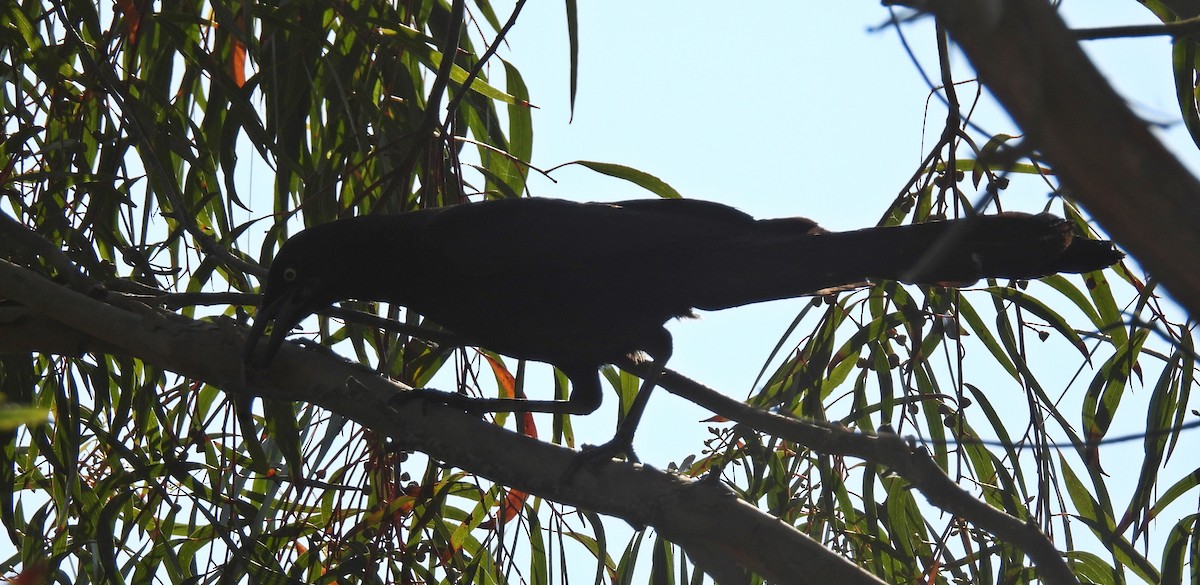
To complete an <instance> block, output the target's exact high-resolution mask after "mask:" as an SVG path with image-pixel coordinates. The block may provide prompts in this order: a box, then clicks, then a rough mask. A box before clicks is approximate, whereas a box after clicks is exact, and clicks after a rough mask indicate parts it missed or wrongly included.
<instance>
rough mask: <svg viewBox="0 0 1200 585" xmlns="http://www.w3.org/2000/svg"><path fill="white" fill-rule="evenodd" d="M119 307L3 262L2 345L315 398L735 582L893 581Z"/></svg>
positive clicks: (734, 518) (344, 365)
mask: <svg viewBox="0 0 1200 585" xmlns="http://www.w3.org/2000/svg"><path fill="white" fill-rule="evenodd" d="M108 297H109V298H107V299H105V300H100V299H96V298H92V297H89V296H87V295H84V294H80V293H77V292H75V291H73V290H71V289H69V288H67V287H65V286H61V285H58V284H55V283H53V282H51V281H49V280H47V279H45V278H43V277H42V276H40V275H38V274H36V273H34V272H32V271H30V270H27V269H25V268H22V267H20V266H17V265H15V264H12V263H11V262H8V261H5V260H0V298H5V299H9V300H12V301H16V302H18V303H20V304H21V305H22V306H23V307H24V309H23V310H26V311H29V312H30V313H29V314H24V315H19V317H20V318H15V317H14V318H11V319H0V347H2V348H4V349H5V350H10V351H11V350H13V349H16V347H15V346H16V344H18V343H19V340H20V339H28V340H29V343H30V345H29V346H28V347H27V348H26V349H25V351H33V350H35V349H50V350H54V351H63V350H67V351H70V352H71V353H75V352H82V351H101V352H111V353H120V354H124V355H129V356H132V357H135V358H138V359H141V360H143V361H145V362H147V363H150V364H153V365H155V366H157V367H161V368H164V369H167V370H170V371H173V372H177V373H180V374H182V375H184V376H188V377H192V378H197V379H201V380H205V381H207V382H209V383H211V384H213V385H216V386H218V387H221V388H224V389H226V390H229V391H232V392H238V393H244V394H248V395H252V396H261V397H264V398H273V399H277V400H301V401H305V402H310V403H313V404H316V405H318V406H321V407H323V408H326V409H329V410H330V411H333V412H337V413H339V414H342V415H345V416H346V417H348V418H350V419H352V420H354V421H356V422H358V423H359V424H362V425H363V426H365V427H368V428H371V429H374V430H376V431H379V432H381V433H385V434H387V435H389V436H390V437H392V438H393V439H394V440H395V441H397V443H399V444H400V445H401V446H402V447H403V448H405V449H412V450H416V451H421V452H422V453H426V454H427V455H429V456H430V457H433V458H435V459H437V460H440V461H443V462H445V463H448V464H450V465H453V466H455V467H459V468H462V469H465V470H468V471H470V472H472V473H475V474H478V475H480V476H482V477H486V478H488V479H490V480H492V481H495V482H498V483H501V484H503V485H507V486H511V487H514V488H517V489H520V490H522V491H526V492H528V493H531V494H535V495H538V496H541V497H544V498H547V499H551V500H554V501H557V502H563V503H566V504H570V505H573V506H577V507H580V508H585V509H588V510H594V511H596V512H599V513H603V514H608V515H611V516H616V517H619V518H623V519H625V520H627V521H628V522H630V523H632V524H635V525H643V526H652V527H654V528H655V530H657V531H658V532H659V533H660V534H661V535H662V536H663V537H665V538H667V539H668V540H670V541H671V542H674V543H676V544H678V545H680V546H681V547H683V548H684V550H686V551H687V552H688V555H689V557H690V558H692V560H693V561H694V562H696V564H697V566H699V567H700V568H701V569H703V570H705V571H707V572H709V573H710V574H713V575H716V576H717V577H718V578H719V579H720V580H721V582H722V583H725V584H737V583H749V579H748V577H747V576H746V575H745V574H744V573H743V572H742V571H741V570H740V569H738V568H737V566H740V567H743V568H745V569H747V570H750V571H753V572H755V573H757V574H759V575H761V576H762V577H763V578H765V579H766V580H768V581H770V582H774V583H795V584H803V583H814V584H815V583H831V582H832V583H848V584H855V585H879V584H880V583H882V581H880V580H878V579H876V578H875V577H874V576H872V575H870V574H869V573H867V572H866V571H864V570H862V569H860V568H859V567H858V566H856V565H854V564H853V563H851V562H849V561H848V560H846V559H845V558H843V557H841V556H839V555H838V554H836V553H834V552H833V551H831V550H829V549H827V548H825V547H824V546H822V545H821V544H820V543H818V542H817V541H815V540H813V539H812V538H809V537H808V536H806V535H804V534H802V533H800V532H799V531H797V530H796V529H795V528H793V527H792V526H790V525H787V524H785V523H783V522H782V521H780V520H779V519H777V518H775V517H773V516H770V515H768V514H766V513H764V512H762V511H761V510H758V509H757V508H754V507H753V506H750V505H749V504H747V503H745V502H743V501H741V500H739V499H738V498H737V497H736V495H735V494H733V493H732V492H731V491H729V490H728V489H726V488H725V487H724V486H722V485H720V484H719V483H716V482H705V481H694V480H689V479H685V478H681V477H678V476H675V475H670V474H667V473H664V472H662V471H659V470H657V469H654V468H651V467H646V466H635V465H629V464H622V463H616V462H614V463H607V464H601V465H598V466H592V467H586V468H584V469H583V470H581V471H580V472H579V473H578V474H577V475H576V476H574V478H573V481H569V482H568V481H563V478H564V473H565V472H566V470H567V469H568V465H569V464H570V462H571V460H572V458H573V457H574V455H575V452H574V451H571V450H569V449H565V448H562V447H558V446H555V445H551V444H549V443H544V442H541V441H538V440H536V439H531V438H528V437H525V436H522V435H519V434H517V433H513V432H510V431H507V430H505V429H503V428H500V427H497V426H495V425H493V424H490V423H487V422H484V421H482V420H480V419H478V418H474V417H471V416H468V415H466V414H464V413H462V412H459V411H456V410H454V409H452V408H449V407H446V406H443V405H441V404H437V403H433V402H427V401H424V400H409V401H402V402H401V404H400V405H399V406H394V405H393V402H392V399H393V398H395V397H396V395H397V393H400V392H404V391H406V390H408V388H406V387H404V386H402V385H399V384H396V383H394V382H392V381H390V380H387V379H385V378H383V377H380V376H378V375H377V374H375V373H374V372H372V371H371V370H369V369H367V368H365V367H363V366H361V365H359V364H354V363H351V362H348V361H345V360H343V359H341V358H339V357H337V356H335V355H333V354H330V353H327V352H320V351H316V350H310V349H304V348H301V347H300V346H298V345H295V344H290V343H287V344H284V347H283V349H282V350H281V351H280V352H279V354H278V355H277V356H276V358H275V360H274V361H273V362H272V364H271V367H269V368H267V369H262V370H251V371H247V370H245V369H244V368H243V366H242V359H241V348H242V345H243V343H244V340H245V336H244V332H243V330H242V328H240V327H238V326H236V325H235V324H234V323H233V322H232V321H230V320H224V321H218V322H201V321H195V320H192V319H188V318H186V317H183V316H181V315H177V314H174V313H168V312H162V311H159V310H156V309H153V308H151V307H148V306H146V305H142V304H141V303H138V302H136V301H132V300H128V299H125V298H123V297H121V296H120V295H116V294H112V293H110V294H109V295H108ZM47 319H49V320H52V321H54V322H56V323H57V324H58V325H56V326H54V327H52V328H49V331H50V332H49V333H47V335H46V336H45V337H44V338H41V337H39V338H25V337H19V336H24V335H26V334H28V333H29V332H30V330H31V328H33V327H38V326H39V325H43V326H44V325H46V324H47V321H46V320H47ZM69 331H74V332H75V333H74V335H75V337H76V339H75V340H74V341H72V340H71V339H70V337H71V334H70V333H69Z"/></svg>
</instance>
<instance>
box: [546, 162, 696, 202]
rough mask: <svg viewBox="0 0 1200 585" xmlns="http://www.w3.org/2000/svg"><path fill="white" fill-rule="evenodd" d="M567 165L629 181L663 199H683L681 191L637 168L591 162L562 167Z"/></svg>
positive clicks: (571, 163) (573, 163) (574, 163)
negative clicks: (578, 166)
mask: <svg viewBox="0 0 1200 585" xmlns="http://www.w3.org/2000/svg"><path fill="white" fill-rule="evenodd" d="M567 165H581V166H585V167H587V168H589V169H592V170H593V171H596V172H597V173H601V174H604V175H608V176H610V177H616V178H618V179H625V180H626V181H629V182H630V183H633V184H635V185H637V186H639V187H641V188H643V189H645V190H647V191H649V192H651V193H654V194H655V195H658V196H659V197H662V198H663V199H682V198H683V195H680V194H679V191H676V190H675V189H674V188H673V187H671V186H670V185H668V184H666V182H664V181H663V180H662V179H659V178H658V177H655V176H654V175H651V174H650V173H647V172H644V171H639V170H637V169H635V168H632V167H627V166H625V165H618V164H613V163H604V162H595V161H590V160H577V161H571V162H569V163H566V164H564V165H560V166H564V167H565V166H567Z"/></svg>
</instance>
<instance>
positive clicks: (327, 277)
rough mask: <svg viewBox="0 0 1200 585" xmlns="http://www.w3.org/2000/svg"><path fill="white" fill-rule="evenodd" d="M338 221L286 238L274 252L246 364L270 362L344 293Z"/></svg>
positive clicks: (251, 331) (253, 328)
mask: <svg viewBox="0 0 1200 585" xmlns="http://www.w3.org/2000/svg"><path fill="white" fill-rule="evenodd" d="M336 223H338V222H334V223H333V224H325V225H324V226H318V227H316V228H310V229H307V230H304V231H302V232H300V233H298V234H296V235H295V236H293V237H292V238H291V239H289V240H288V241H286V242H284V244H283V247H281V248H280V249H279V253H278V254H276V255H275V259H274V261H272V262H271V270H270V272H269V273H268V274H267V280H266V281H265V282H264V283H263V285H262V293H263V296H262V302H261V303H260V304H259V307H258V314H257V315H255V317H254V325H253V326H252V327H251V328H250V335H249V336H248V337H247V339H246V349H245V360H246V363H248V364H254V365H266V364H269V363H270V362H271V359H272V358H274V357H275V353H276V352H278V351H279V346H280V345H281V344H282V343H283V340H284V338H285V337H287V334H288V332H290V331H291V330H292V328H293V327H295V326H296V325H299V324H300V321H303V320H304V318H305V317H307V316H309V315H311V314H312V313H315V312H316V311H319V310H321V309H323V308H325V307H327V306H329V305H330V304H332V303H333V302H334V301H336V300H338V299H339V297H340V296H341V295H339V294H338V292H337V291H336V288H337V283H338V282H342V281H344V280H345V279H344V275H343V274H341V272H344V270H343V269H344V268H345V267H344V264H343V262H341V261H339V258H338V256H339V254H337V248H338V246H337V244H338V238H337V237H336V235H337V234H336V233H334V231H335V230H336ZM326 226H332V227H329V228H327V227H326ZM272 321H273V322H274V327H273V328H272V330H271V335H270V336H269V337H268V338H267V346H266V348H265V349H264V350H263V351H261V352H258V355H255V349H256V347H257V346H258V341H259V339H260V338H261V337H262V336H263V333H264V332H265V331H266V329H267V325H268V324H270V323H272Z"/></svg>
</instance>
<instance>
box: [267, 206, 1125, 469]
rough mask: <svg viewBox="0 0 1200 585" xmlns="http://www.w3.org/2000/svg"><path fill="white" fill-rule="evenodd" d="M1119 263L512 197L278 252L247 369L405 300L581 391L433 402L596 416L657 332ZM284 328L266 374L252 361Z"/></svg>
mask: <svg viewBox="0 0 1200 585" xmlns="http://www.w3.org/2000/svg"><path fill="white" fill-rule="evenodd" d="M1123 257H1124V255H1123V254H1121V253H1120V252H1119V251H1117V250H1116V249H1115V248H1114V247H1113V245H1112V243H1111V242H1107V241H1100V240H1090V239H1086V238H1081V237H1077V236H1076V235H1075V234H1074V232H1073V230H1072V229H1071V227H1070V224H1068V222H1066V221H1064V220H1062V219H1059V218H1057V217H1054V216H1053V215H1050V214H1039V215H1028V214H1021V213H1004V214H1000V215H989V216H977V217H973V218H969V219H959V220H951V221H940V222H932V223H924V224H916V225H905V226H899V227H886V228H869V229H863V230H858V231H850V232H837V233H831V232H826V231H824V230H822V229H821V228H819V227H817V225H816V224H815V223H814V222H812V221H810V220H808V219H804V218H786V219H766V220H755V219H754V218H752V217H750V216H749V215H746V214H744V213H742V212H740V211H737V210H735V209H733V208H731V207H727V206H725V205H721V204H718V203H711V202H705V201H696V200H685V199H653V200H637V201H624V202H620V203H613V204H605V203H573V202H569V201H559V200H553V199H536V198H526V199H507V200H495V201H485V202H481V203H471V204H465V205H458V206H454V207H443V208H437V209H425V210H420V211H414V212H410V213H404V214H400V215H376V216H365V217H356V218H351V219H344V220H339V221H334V222H331V223H327V224H324V225H319V226H315V227H312V228H309V229H307V230H304V231H302V232H300V233H298V234H296V235H295V236H293V237H292V238H291V239H289V240H288V241H287V242H286V243H284V245H283V247H282V248H280V250H279V254H278V255H276V257H275V260H274V262H273V263H272V264H271V270H270V274H269V276H268V277H267V281H266V283H265V284H264V286H263V299H262V305H261V308H260V309H259V311H258V315H257V316H256V318H255V321H254V325H253V327H252V329H251V330H250V335H249V339H248V341H247V347H246V358H247V362H248V363H251V364H263V363H267V362H269V361H270V360H271V358H272V356H274V354H275V353H276V351H278V349H279V346H280V344H281V343H282V342H283V339H284V337H285V336H286V335H287V334H288V332H289V331H290V330H291V329H292V328H293V327H294V326H296V325H297V324H298V323H299V322H300V321H301V320H302V319H303V318H304V317H306V316H307V315H309V314H311V313H313V312H315V311H318V310H320V309H322V308H324V307H326V306H328V305H330V304H331V303H333V302H335V301H338V300H343V299H357V300H363V301H366V300H375V301H387V302H391V303H398V304H401V305H404V306H405V307H408V308H409V309H410V310H413V311H416V312H417V313H420V314H421V315H424V316H425V317H427V318H429V319H431V320H433V321H434V322H436V323H438V324H440V325H442V326H443V327H445V328H446V329H448V330H449V331H451V332H454V333H455V334H457V335H458V336H460V337H461V338H462V339H464V340H465V341H467V342H469V343H471V344H474V345H478V346H480V347H484V348H487V349H490V350H493V351H496V352H498V353H501V354H505V355H509V356H512V357H516V358H524V359H530V360H536V361H541V362H546V363H549V364H551V365H554V366H555V367H557V368H558V369H560V370H561V371H562V372H563V373H564V374H566V376H567V377H568V378H570V380H571V382H572V386H573V390H572V392H571V395H570V398H569V399H568V400H566V401H556V400H513V399H496V398H493V399H472V398H468V397H465V396H461V395H458V394H449V393H441V392H438V393H436V395H437V396H438V399H439V400H441V401H443V402H446V403H451V404H455V405H457V406H459V407H462V408H465V409H467V410H470V411H473V412H485V411H515V412H551V413H569V414H586V413H590V412H592V411H594V410H596V408H597V407H599V405H600V401H601V398H602V392H601V386H600V377H599V373H598V371H597V370H598V369H599V367H600V366H602V365H604V364H607V363H611V362H613V361H615V360H618V359H620V358H622V357H623V356H629V355H636V354H639V353H645V354H649V356H650V357H651V358H653V361H654V370H653V371H655V372H658V373H661V371H662V367H663V366H664V364H665V363H666V362H667V360H668V359H669V358H670V356H671V335H670V333H668V332H667V330H666V329H665V328H664V327H663V325H664V324H665V323H666V322H667V321H669V320H671V319H673V318H678V317H688V316H692V315H693V313H692V311H693V309H703V310H710V311H711V310H717V309H727V308H730V307H737V306H740V305H745V304H749V303H757V302H761V301H769V300H773V299H783V298H789V297H797V296H804V295H810V294H815V293H821V292H822V291H827V290H831V289H838V288H845V287H846V286H847V285H855V284H862V283H864V281H865V280H867V279H887V280H898V281H902V282H908V283H922V284H942V285H947V286H954V285H967V284H971V283H974V282H975V281H977V280H979V279H981V278H986V277H994V278H1017V279H1030V278H1039V277H1042V276H1046V275H1050V274H1056V273H1059V272H1075V273H1079V272H1088V271H1092V270H1099V269H1102V268H1104V267H1106V266H1109V265H1111V264H1113V263H1115V262H1117V261H1119V260H1120V259H1121V258H1123ZM272 320H274V321H275V325H274V329H273V331H272V332H271V335H270V337H269V339H268V341H267V346H266V348H265V350H264V351H262V352H260V356H259V359H256V358H255V346H256V344H257V341H258V339H259V338H260V337H261V336H262V334H263V332H264V330H265V328H266V326H267V324H268V323H269V322H271V321H272ZM656 378H657V374H656V375H651V376H649V377H648V378H647V379H646V380H645V381H644V383H643V386H642V389H641V391H640V393H639V395H638V396H637V398H636V399H635V401H634V405H633V407H632V408H631V410H630V412H629V414H628V416H627V417H626V419H625V422H624V423H623V424H622V425H621V428H620V429H618V431H617V435H616V436H615V437H614V438H613V439H612V440H611V441H610V442H609V443H607V444H605V445H603V446H601V447H600V448H598V450H597V451H595V452H594V453H593V455H599V456H612V455H615V454H620V453H625V454H627V455H628V456H629V457H630V458H631V459H632V458H634V456H633V453H632V439H633V433H634V430H635V429H636V426H637V423H638V419H639V418H640V416H641V413H642V410H643V409H644V407H645V404H646V401H647V399H648V398H649V395H650V390H651V389H652V388H653V386H654V383H655V381H656Z"/></svg>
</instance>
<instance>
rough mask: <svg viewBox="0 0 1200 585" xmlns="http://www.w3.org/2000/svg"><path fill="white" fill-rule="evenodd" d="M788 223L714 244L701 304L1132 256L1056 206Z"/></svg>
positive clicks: (1009, 274)
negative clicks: (902, 219) (928, 218)
mask: <svg viewBox="0 0 1200 585" xmlns="http://www.w3.org/2000/svg"><path fill="white" fill-rule="evenodd" d="M789 221H791V220H787V219H775V220H763V221H760V222H759V224H761V226H760V229H761V230H762V232H761V233H759V234H756V235H754V236H753V237H747V238H745V239H744V240H743V241H740V242H737V243H734V244H732V245H731V246H729V248H728V249H724V250H721V251H719V252H716V253H715V254H714V258H713V260H714V262H713V263H712V264H711V265H710V266H711V268H713V269H714V270H713V271H712V272H711V273H710V278H709V279H708V281H707V285H706V286H704V287H701V288H699V289H697V290H702V291H703V292H702V293H701V296H702V297H703V298H699V299H696V300H697V302H696V303H695V304H694V305H693V306H696V307H697V308H700V309H712V310H716V309H724V308H728V307H734V306H739V305H744V304H748V303H754V302H759V301H766V300H772V299H781V298H790V297H796V296H804V295H808V294H821V293H823V292H826V291H829V290H837V289H842V288H845V287H847V286H854V285H857V284H860V283H864V282H866V281H868V280H899V281H902V282H907V283H919V284H938V285H945V286H966V285H970V284H972V283H974V282H976V281H978V280H980V279H982V278H1016V279H1032V278H1040V277H1043V276H1047V275H1050V274H1056V273H1059V272H1071V273H1081V272H1089V271H1092V270H1099V269H1102V268H1105V267H1107V266H1110V265H1112V264H1114V263H1116V262H1118V261H1119V260H1120V259H1121V258H1123V257H1124V254H1122V253H1121V252H1119V251H1117V250H1116V248H1115V247H1113V244H1112V243H1111V242H1107V241H1101V240H1090V239H1087V238H1084V237H1080V236H1078V235H1076V234H1075V233H1074V231H1073V229H1072V226H1071V225H1070V223H1068V222H1066V221H1065V220H1063V219H1060V218H1057V217H1055V216H1053V215H1050V214H1038V215H1028V214H1023V213H1005V214H999V215H988V216H978V217H973V218H969V219H959V220H950V221H941V222H931V223H923V224H913V225H905V226H897V227H890V228H873V229H865V230H858V231H849V232H833V233H816V234H814V233H813V232H811V231H806V233H802V234H799V233H797V232H796V231H795V230H789V225H788V222H789ZM742 242H744V244H742Z"/></svg>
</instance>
